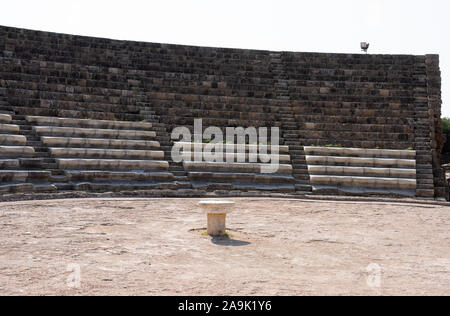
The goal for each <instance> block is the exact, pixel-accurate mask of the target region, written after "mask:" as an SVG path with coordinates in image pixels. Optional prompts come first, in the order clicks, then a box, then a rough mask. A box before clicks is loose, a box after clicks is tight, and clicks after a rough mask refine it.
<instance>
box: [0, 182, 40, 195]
mask: <svg viewBox="0 0 450 316" xmlns="http://www.w3.org/2000/svg"><path fill="white" fill-rule="evenodd" d="M33 192H35V185H34V184H32V183H19V184H17V183H12V184H6V183H2V184H0V194H8V193H9V194H15V193H33Z"/></svg>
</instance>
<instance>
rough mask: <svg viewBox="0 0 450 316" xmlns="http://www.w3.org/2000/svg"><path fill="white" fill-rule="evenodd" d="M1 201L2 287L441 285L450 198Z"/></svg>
mask: <svg viewBox="0 0 450 316" xmlns="http://www.w3.org/2000/svg"><path fill="white" fill-rule="evenodd" d="M231 200H234V201H236V202H238V205H239V206H238V208H237V210H236V211H235V212H234V213H233V214H231V215H230V216H229V221H228V227H229V228H230V234H231V238H230V239H228V240H227V239H223V240H218V239H211V238H210V237H208V236H206V235H204V234H203V230H202V229H203V228H204V227H205V226H206V223H205V222H206V218H205V215H204V214H203V213H202V212H201V211H200V210H199V209H198V206H197V203H198V202H199V201H200V200H199V199H85V200H59V201H30V202H15V203H1V204H0V226H1V229H0V242H1V244H0V295H393V294H396V295H410V294H412V295H423V294H425V295H450V247H449V245H450V206H442V205H432V204H428V205H427V204H423V205H422V204H410V203H407V202H400V203H386V202H346V201H339V202H338V201H302V200H283V199H259V198H254V199H252V198H246V199H231Z"/></svg>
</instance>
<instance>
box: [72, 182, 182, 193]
mask: <svg viewBox="0 0 450 316" xmlns="http://www.w3.org/2000/svg"><path fill="white" fill-rule="evenodd" d="M73 188H74V190H76V191H88V192H123V191H149V190H179V189H183V188H188V187H187V186H186V185H182V184H181V185H180V184H177V183H175V182H169V183H161V182H156V183H152V182H151V183H146V182H136V183H130V182H127V183H97V182H84V183H78V184H74V185H73Z"/></svg>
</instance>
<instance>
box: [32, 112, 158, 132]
mask: <svg viewBox="0 0 450 316" xmlns="http://www.w3.org/2000/svg"><path fill="white" fill-rule="evenodd" d="M27 121H28V122H30V123H35V124H36V125H40V126H66V127H67V126H72V127H87V128H95V129H116V130H143V131H146V130H149V129H151V128H152V127H153V125H152V124H151V123H142V122H119V121H106V120H103V121H101V120H86V119H85V120H80V119H73V118H60V117H40V116H28V117H27Z"/></svg>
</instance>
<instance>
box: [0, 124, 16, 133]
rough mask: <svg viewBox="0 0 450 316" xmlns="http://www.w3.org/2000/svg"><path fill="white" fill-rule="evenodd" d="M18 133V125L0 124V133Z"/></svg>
mask: <svg viewBox="0 0 450 316" xmlns="http://www.w3.org/2000/svg"><path fill="white" fill-rule="evenodd" d="M19 131H20V127H19V126H18V125H13V124H0V133H8V134H17V133H19Z"/></svg>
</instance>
